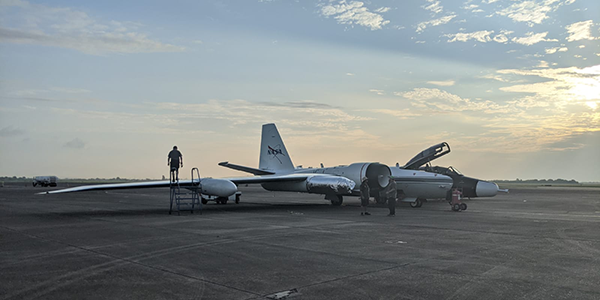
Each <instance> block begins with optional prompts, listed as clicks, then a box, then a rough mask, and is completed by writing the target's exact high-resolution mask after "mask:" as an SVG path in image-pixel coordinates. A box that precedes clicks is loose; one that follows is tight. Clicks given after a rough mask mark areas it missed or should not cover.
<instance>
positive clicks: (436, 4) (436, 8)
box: [422, 0, 444, 14]
mask: <svg viewBox="0 0 600 300" xmlns="http://www.w3.org/2000/svg"><path fill="white" fill-rule="evenodd" d="M427 2H429V3H431V4H429V5H423V6H422V7H423V9H425V10H429V11H431V12H433V13H434V14H439V13H441V12H442V11H443V10H444V7H443V6H441V5H440V1H435V0H427Z"/></svg>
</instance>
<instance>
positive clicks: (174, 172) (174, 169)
mask: <svg viewBox="0 0 600 300" xmlns="http://www.w3.org/2000/svg"><path fill="white" fill-rule="evenodd" d="M167 166H170V167H171V180H172V181H173V182H175V181H179V167H180V166H181V167H182V168H183V155H181V152H179V150H177V146H173V150H171V152H169V155H168V156H167Z"/></svg>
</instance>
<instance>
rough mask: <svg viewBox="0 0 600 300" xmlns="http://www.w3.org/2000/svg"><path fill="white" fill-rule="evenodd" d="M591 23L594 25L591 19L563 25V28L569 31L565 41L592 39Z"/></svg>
mask: <svg viewBox="0 0 600 300" xmlns="http://www.w3.org/2000/svg"><path fill="white" fill-rule="evenodd" d="M592 25H594V22H593V21H592V20H587V21H582V22H577V23H573V24H571V25H567V26H565V29H567V32H568V33H569V37H567V41H569V42H573V41H579V40H594V39H595V37H593V36H592Z"/></svg>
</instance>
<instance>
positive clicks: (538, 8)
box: [489, 0, 561, 26]
mask: <svg viewBox="0 0 600 300" xmlns="http://www.w3.org/2000/svg"><path fill="white" fill-rule="evenodd" d="M557 2H559V0H544V1H541V3H538V2H536V1H521V2H518V3H514V4H512V5H511V6H509V7H507V8H505V9H502V10H500V11H497V12H496V14H498V15H501V16H506V17H509V18H511V19H512V20H513V21H515V22H527V23H528V24H529V26H534V25H535V24H541V23H542V21H543V20H545V19H547V18H548V13H549V12H551V11H554V10H556V9H557V8H558V6H560V5H561V4H560V3H557ZM489 3H491V2H489ZM552 4H555V5H554V6H553V5H552Z"/></svg>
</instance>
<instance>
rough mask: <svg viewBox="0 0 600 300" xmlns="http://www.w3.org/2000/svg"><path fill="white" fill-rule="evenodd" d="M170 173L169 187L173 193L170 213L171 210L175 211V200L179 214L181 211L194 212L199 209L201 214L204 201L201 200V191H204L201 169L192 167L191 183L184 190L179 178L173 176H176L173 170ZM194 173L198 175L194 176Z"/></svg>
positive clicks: (171, 193)
mask: <svg viewBox="0 0 600 300" xmlns="http://www.w3.org/2000/svg"><path fill="white" fill-rule="evenodd" d="M194 171H195V172H194ZM169 173H170V174H171V175H170V176H169V189H170V195H171V197H170V198H171V199H170V205H169V214H171V212H172V211H173V201H174V202H175V208H176V209H177V215H181V211H190V212H191V213H192V214H193V213H194V210H199V211H200V214H202V202H201V201H200V198H201V195H200V192H201V191H202V184H201V180H200V171H198V168H192V171H191V175H192V176H191V177H192V182H191V185H190V186H187V185H186V186H184V190H183V191H182V190H181V186H180V185H179V178H173V176H175V175H174V174H173V172H169ZM194 173H195V175H196V177H194ZM196 178H197V181H196ZM188 191H189V192H188Z"/></svg>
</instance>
